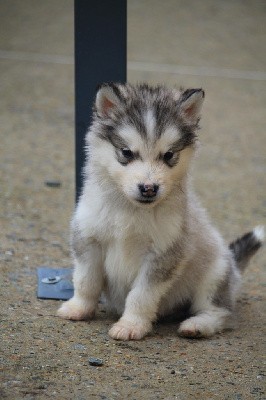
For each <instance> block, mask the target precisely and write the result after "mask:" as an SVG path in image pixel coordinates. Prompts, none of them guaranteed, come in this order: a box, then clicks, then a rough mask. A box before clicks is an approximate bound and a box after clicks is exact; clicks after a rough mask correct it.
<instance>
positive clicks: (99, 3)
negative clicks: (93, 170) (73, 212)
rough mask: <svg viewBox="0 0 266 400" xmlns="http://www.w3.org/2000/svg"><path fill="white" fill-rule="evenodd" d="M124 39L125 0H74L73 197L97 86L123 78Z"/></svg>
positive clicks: (78, 186)
mask: <svg viewBox="0 0 266 400" xmlns="http://www.w3.org/2000/svg"><path fill="white" fill-rule="evenodd" d="M126 40H127V1H126V0H115V1H110V0H75V125H76V126H75V128H76V201H77V199H78V197H79V195H80V193H81V189H82V169H83V167H84V162H85V154H84V139H85V134H86V132H87V130H88V127H89V125H90V123H91V118H92V105H93V101H94V97H95V93H96V88H97V86H98V85H99V84H100V83H103V82H111V81H113V82H126V56H127V54H126Z"/></svg>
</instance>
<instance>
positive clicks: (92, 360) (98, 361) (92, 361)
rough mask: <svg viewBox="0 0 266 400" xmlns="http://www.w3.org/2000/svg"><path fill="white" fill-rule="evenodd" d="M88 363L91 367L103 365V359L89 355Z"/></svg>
mask: <svg viewBox="0 0 266 400" xmlns="http://www.w3.org/2000/svg"><path fill="white" fill-rule="evenodd" d="M89 364H90V365H92V366H93V367H101V366H102V365H103V360H102V359H101V358H95V357H90V358H89Z"/></svg>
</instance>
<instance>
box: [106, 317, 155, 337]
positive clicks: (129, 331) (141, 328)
mask: <svg viewBox="0 0 266 400" xmlns="http://www.w3.org/2000/svg"><path fill="white" fill-rule="evenodd" d="M150 330H151V326H150V324H143V325H141V324H134V323H132V322H129V321H126V320H123V319H120V320H119V321H118V322H117V323H116V324H114V325H113V326H112V328H111V329H110V330H109V336H111V338H113V339H116V340H124V341H126V340H140V339H142V338H143V337H144V336H145V335H147V333H148V332H149V331H150Z"/></svg>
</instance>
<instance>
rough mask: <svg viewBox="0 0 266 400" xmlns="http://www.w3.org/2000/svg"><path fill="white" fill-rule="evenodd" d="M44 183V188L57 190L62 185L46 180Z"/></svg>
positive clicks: (58, 182) (55, 181)
mask: <svg viewBox="0 0 266 400" xmlns="http://www.w3.org/2000/svg"><path fill="white" fill-rule="evenodd" d="M44 183H45V185H46V186H48V187H52V188H59V187H60V186H61V185H62V183H61V182H60V181H57V180H48V181H45V182H44Z"/></svg>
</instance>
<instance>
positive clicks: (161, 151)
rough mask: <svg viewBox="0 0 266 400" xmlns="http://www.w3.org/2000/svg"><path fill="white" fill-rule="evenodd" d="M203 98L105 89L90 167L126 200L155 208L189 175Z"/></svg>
mask: <svg viewBox="0 0 266 400" xmlns="http://www.w3.org/2000/svg"><path fill="white" fill-rule="evenodd" d="M203 98H204V92H203V91H202V90H201V89H195V90H187V91H185V92H178V91H171V90H169V89H166V88H164V87H157V88H151V87H148V86H147V85H142V86H137V87H132V86H130V85H114V84H111V85H104V86H102V88H100V90H99V91H98V93H97V98H96V111H95V115H94V123H93V127H92V130H91V134H92V135H94V136H92V140H91V145H92V147H93V148H92V149H91V156H92V162H94V163H96V164H98V165H100V166H101V169H102V171H104V173H105V174H106V176H108V177H109V178H110V180H111V181H112V182H113V184H114V187H116V190H119V191H120V192H121V193H123V195H124V196H126V198H127V199H128V200H130V201H131V202H133V203H134V204H137V205H139V206H143V207H151V206H155V205H156V204H158V203H159V202H160V201H162V200H163V199H165V198H166V197H167V196H168V194H169V193H170V192H171V190H172V189H173V187H174V186H176V185H178V183H179V182H180V179H181V178H182V177H183V176H184V174H186V172H187V170H188V167H189V162H190V159H191V157H192V155H193V152H194V147H195V140H196V134H195V132H196V130H197V128H198V121H199V111H200V108H201V104H202V101H203Z"/></svg>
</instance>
